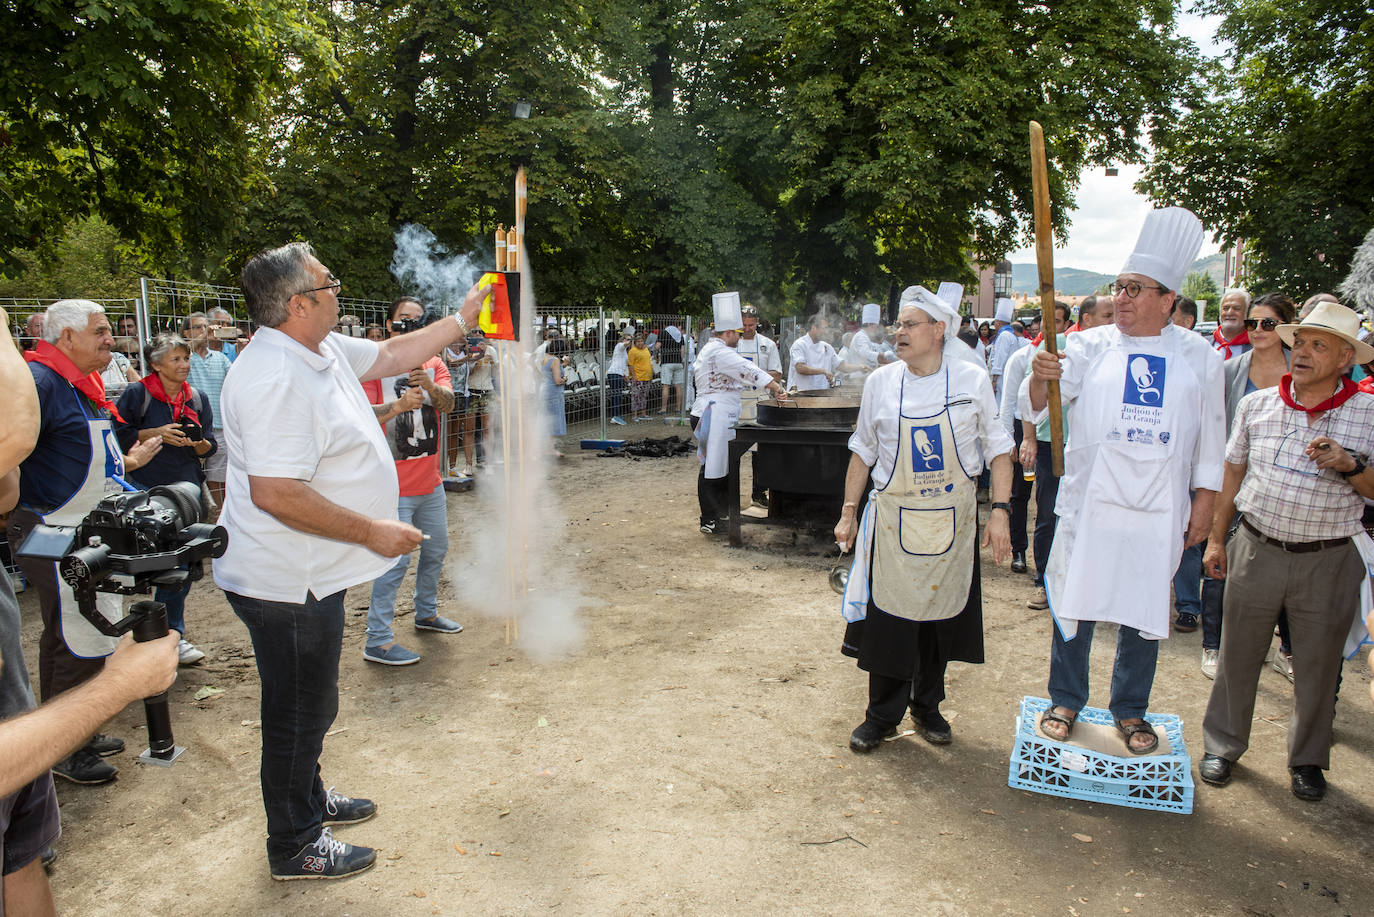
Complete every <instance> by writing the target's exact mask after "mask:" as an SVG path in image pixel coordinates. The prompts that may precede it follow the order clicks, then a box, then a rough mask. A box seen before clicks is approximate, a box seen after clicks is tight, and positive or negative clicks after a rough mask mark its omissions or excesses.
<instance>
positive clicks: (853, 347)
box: [849, 302, 897, 371]
mask: <svg viewBox="0 0 1374 917" xmlns="http://www.w3.org/2000/svg"><path fill="white" fill-rule="evenodd" d="M882 321H883V309H882V306H880V305H878V304H877V303H875V302H870V303H864V308H863V314H862V315H861V316H860V321H859V325H860V328H859V330H858V331H855V332H854V337H852V338H850V341H849V360H850V362H851V363H857V364H859V365H861V366H863V367H864V370H865V371H867V370H873V369H877V368H878V367H879V366H883V365H885V364H887V363H891V362H893V361H894V360H896V359H897V357H896V355H895V354H892V353H889V352H888V351H887V348H886V347H884V346H883V326H882Z"/></svg>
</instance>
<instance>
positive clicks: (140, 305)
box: [134, 277, 148, 376]
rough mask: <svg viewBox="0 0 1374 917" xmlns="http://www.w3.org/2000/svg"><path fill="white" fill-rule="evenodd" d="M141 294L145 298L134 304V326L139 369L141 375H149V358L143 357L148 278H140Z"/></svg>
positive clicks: (146, 322)
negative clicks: (135, 327) (136, 331)
mask: <svg viewBox="0 0 1374 917" xmlns="http://www.w3.org/2000/svg"><path fill="white" fill-rule="evenodd" d="M138 287H139V292H141V293H142V294H143V298H142V299H139V300H138V301H136V302H135V303H134V325H135V326H137V328H138V368H139V370H140V371H141V372H140V374H141V375H144V376H146V375H148V358H147V357H145V356H144V355H143V342H144V341H146V340H148V333H147V328H148V278H147V277H140V278H138Z"/></svg>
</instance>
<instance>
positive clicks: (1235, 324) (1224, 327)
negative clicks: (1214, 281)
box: [1212, 288, 1250, 360]
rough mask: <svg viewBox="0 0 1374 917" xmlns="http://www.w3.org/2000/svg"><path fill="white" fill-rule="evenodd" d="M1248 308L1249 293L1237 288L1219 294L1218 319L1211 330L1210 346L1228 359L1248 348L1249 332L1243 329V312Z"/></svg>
mask: <svg viewBox="0 0 1374 917" xmlns="http://www.w3.org/2000/svg"><path fill="white" fill-rule="evenodd" d="M1249 308H1250V294H1249V293H1247V292H1245V291H1244V290H1241V289H1238V288H1232V289H1230V290H1227V291H1226V292H1225V293H1223V294H1222V296H1221V305H1220V310H1221V312H1220V321H1219V322H1218V323H1217V327H1216V330H1214V331H1213V332H1212V346H1213V347H1214V348H1216V351H1217V353H1220V354H1221V355H1222V357H1224V358H1225V359H1227V360H1229V359H1231V358H1232V357H1238V356H1240V355H1241V354H1243V353H1245V351H1247V350H1249V349H1250V334H1249V332H1247V331H1246V330H1245V313H1246V311H1248V310H1249Z"/></svg>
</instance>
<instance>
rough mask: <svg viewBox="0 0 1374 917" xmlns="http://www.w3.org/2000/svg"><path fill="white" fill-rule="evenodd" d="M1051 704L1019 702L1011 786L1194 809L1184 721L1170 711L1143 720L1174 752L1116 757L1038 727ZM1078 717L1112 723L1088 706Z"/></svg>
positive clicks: (1146, 805) (1108, 716)
mask: <svg viewBox="0 0 1374 917" xmlns="http://www.w3.org/2000/svg"><path fill="white" fill-rule="evenodd" d="M1049 706H1050V702H1049V701H1048V700H1046V699H1044V698H1042V697H1025V698H1022V700H1021V714H1020V716H1018V717H1017V720H1016V744H1015V746H1014V747H1013V748H1012V752H1011V770H1010V773H1009V774H1008V776H1007V786H1010V787H1012V788H1014V789H1018V790H1030V791H1031V792H1032V793H1046V794H1049V795H1051V796H1063V797H1065V798H1067V799H1086V800H1088V801H1089V802H1106V803H1110V804H1112V805H1117V806H1131V807H1133V808H1137V809H1158V810H1159V811H1161V812H1181V813H1184V814H1187V813H1190V812H1192V811H1193V770H1192V759H1191V758H1190V757H1189V756H1188V747H1187V745H1185V744H1184V741H1183V722H1182V721H1181V720H1180V719H1179V718H1178V717H1176V716H1171V715H1170V714H1167V713H1150V714H1147V715H1146V716H1145V719H1146V720H1148V721H1149V722H1150V724H1151V725H1153V726H1154V727H1155V729H1156V730H1158V731H1159V732H1161V733H1163V735H1165V736H1167V737H1168V740H1169V747H1170V754H1163V755H1147V756H1144V757H1139V758H1136V757H1117V756H1115V755H1105V754H1102V753H1101V752H1097V751H1093V750H1092V749H1088V748H1082V747H1080V746H1077V745H1070V744H1067V743H1064V742H1055V741H1052V740H1050V739H1047V738H1045V737H1044V736H1043V735H1041V734H1040V733H1039V731H1038V730H1037V729H1036V728H1035V724H1036V722H1037V721H1038V720H1039V718H1040V714H1041V713H1043V712H1044V711H1045V710H1047V709H1048V708H1049ZM1078 721H1079V722H1082V723H1096V724H1098V725H1102V726H1112V725H1113V719H1112V715H1111V713H1109V712H1108V711H1106V710H1100V709H1098V708H1096V707H1084V708H1083V709H1082V710H1081V711H1079V713H1078Z"/></svg>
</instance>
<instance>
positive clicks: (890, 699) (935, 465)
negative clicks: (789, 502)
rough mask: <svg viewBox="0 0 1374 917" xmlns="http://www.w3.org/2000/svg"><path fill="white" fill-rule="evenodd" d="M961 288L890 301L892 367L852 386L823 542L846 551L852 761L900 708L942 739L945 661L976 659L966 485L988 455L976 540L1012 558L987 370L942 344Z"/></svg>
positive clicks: (1001, 446)
mask: <svg viewBox="0 0 1374 917" xmlns="http://www.w3.org/2000/svg"><path fill="white" fill-rule="evenodd" d="M941 289H942V291H943V290H944V289H945V288H944V287H943V286H942V288H941ZM962 292H963V291H962V288H959V290H958V292H957V293H954V292H951V293H947V294H946V295H945V296H937V295H936V294H934V293H931V292H930V291H929V290H927V289H925V288H924V287H919V286H915V287H908V288H907V289H906V290H905V291H904V292H903V293H902V298H901V303H900V310H899V312H898V315H897V339H896V345H897V346H896V353H897V361H896V362H893V363H888V364H886V365H884V366H880V367H878V368H877V369H876V370H874V371H873V373H872V374H871V375H869V377H868V380H867V381H866V382H865V383H864V393H863V401H862V402H861V404H860V407H859V419H858V422H857V423H856V424H855V427H854V435H853V436H851V437H850V439H849V450H850V452H851V453H852V454H851V455H850V458H849V471H848V473H847V475H846V478H845V492H844V506H843V508H842V509H841V511H840V521H839V523H838V524H837V525H836V526H835V541H836V542H837V543H838V544H839V546H840V549H841V550H848V549H849V547H850V545H854V546H855V553H854V563H853V565H852V567H851V568H850V573H849V580H848V583H847V584H846V586H845V594H844V600H843V606H842V613H843V615H844V619H845V620H846V621H847V622H849V624H848V626H847V627H846V628H845V636H844V645H843V647H842V652H843V653H844V654H845V655H847V656H853V657H854V658H855V659H856V660H857V661H858V665H859V668H861V669H863V670H864V671H866V672H868V708H867V710H866V712H865V716H864V721H863V723H861V724H860V725H859V726H858V728H856V729H855V730H854V732H853V734H852V735H851V736H850V737H849V747H850V748H851V749H853V750H854V751H856V752H860V753H865V752H870V751H872V750H873V749H875V748H877V747H878V745H879V744H880V743H881V742H882V740H883V739H885V738H887V737H888V736H890V735H893V734H895V733H896V731H897V725H898V724H899V723H900V722H901V721H902V718H903V717H904V716H905V715H906V711H907V709H908V708H910V709H911V715H912V719H913V720H914V721H915V723H916V726H917V728H918V729H919V730H920V731H921V734H922V735H923V736H924V738H925V739H926V741H928V742H930V743H932V744H936V745H944V744H948V743H949V742H950V741H952V739H953V732H952V730H951V729H950V725H949V722H948V721H947V720H946V719H945V718H944V716H943V715H942V714H941V713H940V703H941V702H942V701H943V700H944V699H945V667H946V665H948V663H949V662H950V661H956V662H971V663H981V662H982V661H983V596H982V584H981V576H980V571H979V561H978V544H977V534H978V502H977V484H976V480H977V477H978V475H979V474H981V473H982V471H983V464H984V456H991V457H992V458H991V462H990V464H991V467H992V488H991V490H992V509H991V511H990V513H989V517H988V523H987V527H986V529H985V530H984V534H983V546H984V547H987V546H988V545H991V546H992V550H993V559H994V560H995V561H996V562H997V563H1002V562H1003V561H1005V560H1006V559H1007V557H1008V556H1010V554H1011V536H1010V529H1009V523H1008V520H1009V513H1010V504H1009V503H1008V502H1007V501H1008V500H1009V499H1010V498H1011V450H1012V440H1011V436H1010V435H1009V434H1008V433H1007V431H1006V430H1005V429H1004V428H1003V427H1002V425H1001V423H999V422H998V420H997V401H996V399H995V398H994V396H993V393H992V381H991V380H990V379H989V378H988V374H987V371H986V370H985V369H984V368H983V367H982V366H981V364H980V363H978V361H977V360H976V359H973V351H972V350H970V349H969V348H968V346H967V345H966V344H964V342H963V341H960V340H959V339H958V338H957V337H955V336H954V331H956V330H957V329H958V327H959V307H958V303H959V301H960V299H961V298H962ZM870 472H871V476H872V480H873V490H872V492H871V493H870V495H869V501H868V507H867V508H866V509H865V510H864V513H863V517H862V519H859V518H857V515H858V505H859V500H860V498H861V497H862V496H863V491H864V488H865V487H866V486H867V485H868V481H869V478H870Z"/></svg>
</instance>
